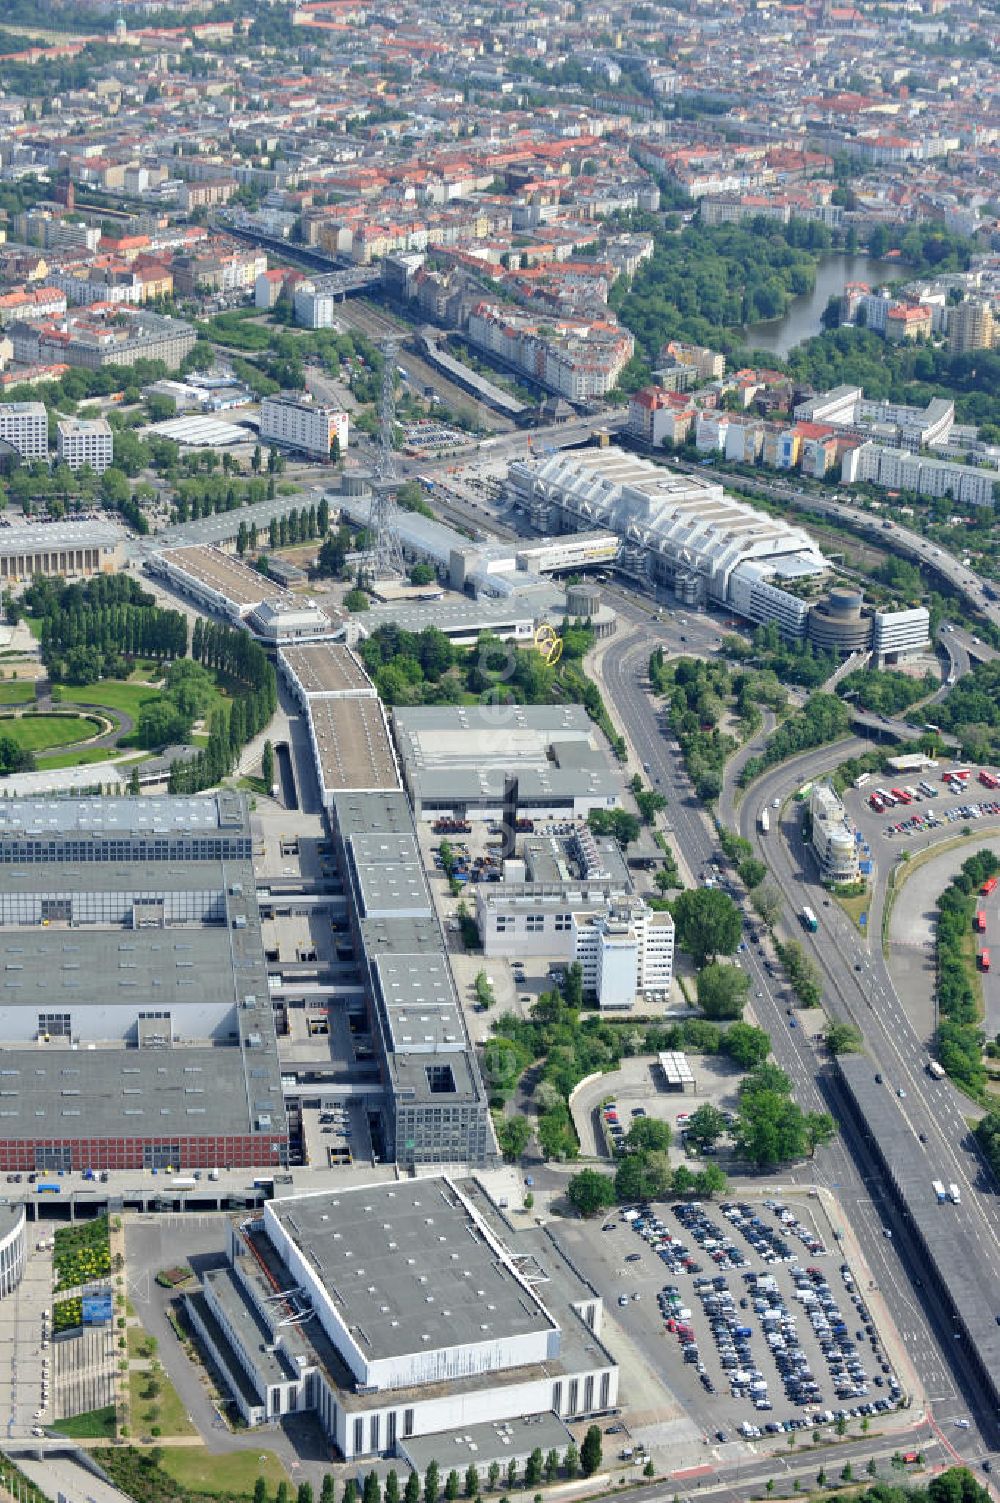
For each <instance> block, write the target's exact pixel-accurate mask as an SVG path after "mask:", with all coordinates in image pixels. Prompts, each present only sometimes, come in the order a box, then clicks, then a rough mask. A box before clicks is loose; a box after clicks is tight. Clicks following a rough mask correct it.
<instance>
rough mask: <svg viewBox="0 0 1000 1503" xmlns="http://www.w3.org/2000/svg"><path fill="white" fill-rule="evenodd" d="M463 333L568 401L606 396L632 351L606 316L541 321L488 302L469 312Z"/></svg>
mask: <svg viewBox="0 0 1000 1503" xmlns="http://www.w3.org/2000/svg"><path fill="white" fill-rule="evenodd" d="M468 335H469V339H470V340H471V342H472V343H473V344H474V345H478V346H479V348H481V349H485V350H488V351H489V352H490V353H491V354H493V355H495V356H497V358H498V359H500V360H502V361H504V362H505V363H506V364H508V365H510V366H512V367H513V368H514V369H515V370H517V371H520V372H521V373H522V374H523V375H525V376H527V377H528V378H529V379H530V380H532V381H535V382H537V383H538V384H539V385H540V386H544V387H546V388H548V389H549V390H550V391H554V392H556V393H557V394H558V395H559V396H562V397H566V398H568V400H569V401H571V402H583V401H586V400H588V398H590V397H603V396H606V395H607V393H608V392H609V391H610V390H611V388H612V387H613V386H614V384H615V382H616V381H617V380H618V377H619V375H620V374H621V372H622V371H623V370H624V368H625V366H626V365H627V364H628V362H629V361H630V360H631V358H632V355H633V353H634V350H635V341H634V340H633V338H632V335H631V334H630V333H629V332H628V331H627V330H626V329H621V328H619V327H618V325H617V323H616V322H615V321H614V320H613V318H612V317H611V315H608V316H606V317H605V318H601V319H593V320H586V319H576V318H572V319H571V318H559V319H555V320H553V322H552V323H546V321H545V320H544V319H539V318H532V317H529V316H528V315H527V314H525V313H519V312H517V311H516V310H511V309H510V308H506V307H502V306H501V305H500V304H494V303H479V304H478V305H477V306H476V307H475V308H474V309H473V310H472V313H471V315H470V318H469V324H468Z"/></svg>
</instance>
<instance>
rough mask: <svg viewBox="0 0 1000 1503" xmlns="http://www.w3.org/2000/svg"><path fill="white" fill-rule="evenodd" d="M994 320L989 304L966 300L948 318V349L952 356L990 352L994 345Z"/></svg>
mask: <svg viewBox="0 0 1000 1503" xmlns="http://www.w3.org/2000/svg"><path fill="white" fill-rule="evenodd" d="M996 337H997V335H996V320H995V319H994V317H993V309H992V308H991V307H990V305H989V303H987V302H981V301H980V300H979V299H977V298H967V299H966V301H965V302H964V303H959V305H958V307H957V308H952V310H951V312H950V314H949V316H948V348H949V350H950V351H951V353H952V354H953V355H965V354H967V353H968V352H969V351H970V350H990V349H992V348H993V345H994V344H995V343H996Z"/></svg>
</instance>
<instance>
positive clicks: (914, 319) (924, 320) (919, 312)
mask: <svg viewBox="0 0 1000 1503" xmlns="http://www.w3.org/2000/svg"><path fill="white" fill-rule="evenodd" d="M933 326H934V315H933V313H932V312H931V310H930V308H924V307H922V306H918V307H912V306H911V305H910V304H909V303H895V304H894V305H893V306H892V307H891V308H890V309H889V310H888V312H887V313H886V316H885V337H886V339H887V340H888V341H889V343H890V344H906V343H908V342H910V341H912V340H914V339H930V337H931V330H932V328H933Z"/></svg>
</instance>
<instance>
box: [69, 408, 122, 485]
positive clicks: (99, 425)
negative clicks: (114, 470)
mask: <svg viewBox="0 0 1000 1503" xmlns="http://www.w3.org/2000/svg"><path fill="white" fill-rule="evenodd" d="M56 445H57V448H58V453H59V463H60V464H64V465H68V466H69V468H70V469H71V470H82V469H83V467H84V465H89V466H90V468H91V469H92V470H93V471H94V473H95V475H103V474H104V471H105V470H107V469H109V468H110V466H111V465H112V464H113V463H114V438H113V435H112V431H111V424H110V423H109V422H108V420H107V418H61V419H60V420H59V423H58V424H57V427H56Z"/></svg>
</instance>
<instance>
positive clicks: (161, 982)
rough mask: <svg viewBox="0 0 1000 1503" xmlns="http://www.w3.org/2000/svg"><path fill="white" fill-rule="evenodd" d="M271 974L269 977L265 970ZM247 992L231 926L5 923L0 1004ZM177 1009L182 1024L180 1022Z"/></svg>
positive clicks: (172, 1000) (206, 999)
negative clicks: (33, 925) (30, 925)
mask: <svg viewBox="0 0 1000 1503" xmlns="http://www.w3.org/2000/svg"><path fill="white" fill-rule="evenodd" d="M261 980H262V981H264V980H265V978H264V977H261ZM241 995H242V988H241V987H240V985H239V984H238V983H237V978H236V975H235V972H234V968H233V964H232V957H231V953H230V940H229V931H228V929H225V928H224V927H223V926H222V925H221V924H220V925H219V926H218V927H217V928H208V927H206V928H199V927H195V926H187V927H171V928H168V929H157V928H150V929H124V928H115V929H90V928H86V929H84V928H74V929H59V928H24V929H14V928H10V927H5V928H2V929H0V1006H2V1007H31V1008H37V1009H38V1010H39V1011H41V1012H47V1011H49V1010H50V1007H54V1008H56V1009H58V1008H59V1007H61V1006H65V1007H70V1006H72V1007H85V1006H87V1005H88V1004H90V1003H100V1004H102V1005H104V1006H110V1007H115V1006H121V1007H127V1006H129V1005H134V1006H135V1007H136V1009H137V1010H138V1009H140V1008H141V1009H143V1010H145V1009H147V1008H149V1009H158V1008H161V1007H163V1008H172V1007H185V1008H189V1007H191V1006H192V1005H194V1004H197V1003H202V1004H204V1005H206V1006H209V1007H213V1008H217V1007H219V1006H220V1005H223V1004H225V1003H227V1002H229V1003H232V1004H233V1006H235V1005H236V1003H237V1001H238V999H239V998H240V997H241ZM179 1021H180V1019H179V1017H175V1020H174V1024H175V1027H176V1026H177V1024H178V1023H179Z"/></svg>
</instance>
